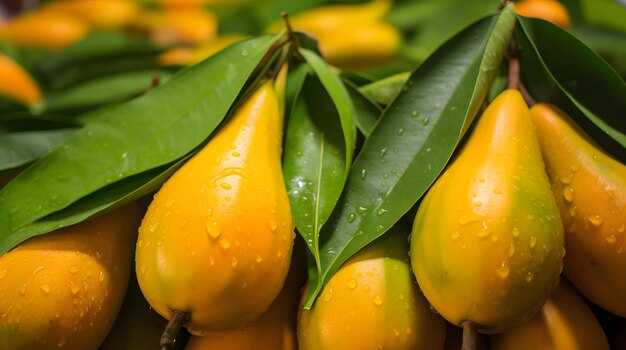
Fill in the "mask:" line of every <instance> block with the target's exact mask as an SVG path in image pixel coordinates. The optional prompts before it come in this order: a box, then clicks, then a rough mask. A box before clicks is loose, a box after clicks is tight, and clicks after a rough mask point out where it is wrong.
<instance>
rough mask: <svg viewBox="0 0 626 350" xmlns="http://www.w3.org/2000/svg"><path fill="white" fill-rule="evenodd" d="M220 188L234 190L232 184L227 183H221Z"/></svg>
mask: <svg viewBox="0 0 626 350" xmlns="http://www.w3.org/2000/svg"><path fill="white" fill-rule="evenodd" d="M220 187H221V188H223V189H225V190H230V189H231V188H233V186H231V184H229V183H227V182H222V183H220Z"/></svg>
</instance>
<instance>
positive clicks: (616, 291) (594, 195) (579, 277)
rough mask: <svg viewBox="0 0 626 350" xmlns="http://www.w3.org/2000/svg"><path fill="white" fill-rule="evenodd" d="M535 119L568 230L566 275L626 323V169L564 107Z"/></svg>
mask: <svg viewBox="0 0 626 350" xmlns="http://www.w3.org/2000/svg"><path fill="white" fill-rule="evenodd" d="M531 114H532V116H533V121H534V122H535V125H536V127H537V134H538V135H539V141H540V144H541V151H542V152H543V157H544V159H545V162H546V170H547V172H548V176H549V177H550V182H551V183H552V191H553V193H554V197H555V198H556V201H557V204H558V205H559V209H560V210H561V219H562V220H563V227H564V228H565V250H566V251H567V255H566V256H565V275H566V276H567V278H568V280H570V281H571V282H572V284H573V285H574V286H575V287H576V289H577V290H578V291H580V292H581V293H582V294H583V295H584V296H585V297H587V298H588V299H589V300H591V301H592V302H593V303H595V304H597V305H599V306H600V307H602V308H604V309H606V310H608V311H610V312H612V313H614V314H617V315H619V316H622V317H626V252H624V245H625V244H626V240H625V238H626V237H625V235H626V233H625V232H624V231H625V228H626V166H624V164H621V163H620V162H618V161H616V160H615V159H613V158H611V157H610V156H609V155H608V154H606V153H605V152H604V151H602V150H601V149H600V148H599V147H597V146H595V145H594V144H593V143H592V142H591V141H590V140H589V139H588V137H587V136H586V135H585V134H584V132H583V131H582V130H580V129H579V128H578V127H576V126H575V124H574V123H573V122H572V121H571V120H569V118H568V117H567V116H566V115H565V113H564V112H563V111H561V110H560V109H558V107H556V106H553V105H550V104H546V103H538V104H536V105H534V106H533V107H532V108H531Z"/></svg>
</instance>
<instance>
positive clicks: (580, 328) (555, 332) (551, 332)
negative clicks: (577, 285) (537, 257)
mask: <svg viewBox="0 0 626 350" xmlns="http://www.w3.org/2000/svg"><path fill="white" fill-rule="evenodd" d="M489 349H490V350H526V349H533V350H561V349H567V350H590V349H593V350H609V341H608V340H607V338H606V335H605V334H604V331H603V330H602V326H601V325H600V323H599V322H598V320H597V319H596V317H595V316H594V314H593V312H591V310H590V309H589V307H588V306H587V304H585V301H584V300H583V299H582V298H581V297H580V296H579V295H578V293H576V291H575V290H574V289H572V287H571V286H570V285H569V283H567V281H565V280H562V281H561V283H560V284H559V286H558V287H557V288H556V289H555V290H554V292H552V295H551V296H550V299H548V301H547V302H546V303H545V304H544V305H543V307H542V308H541V310H539V312H537V313H536V314H535V315H534V316H533V317H532V318H531V319H530V321H528V322H527V323H525V324H524V325H522V326H519V327H516V328H514V329H512V330H510V331H508V332H506V333H502V334H496V335H491V336H489Z"/></svg>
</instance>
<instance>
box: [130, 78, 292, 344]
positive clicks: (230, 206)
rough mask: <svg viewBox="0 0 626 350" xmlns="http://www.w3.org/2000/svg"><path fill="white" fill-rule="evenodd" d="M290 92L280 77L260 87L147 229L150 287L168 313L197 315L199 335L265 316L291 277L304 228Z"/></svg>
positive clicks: (141, 260) (143, 261)
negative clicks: (297, 222) (287, 179)
mask: <svg viewBox="0 0 626 350" xmlns="http://www.w3.org/2000/svg"><path fill="white" fill-rule="evenodd" d="M281 79H282V78H279V80H280V81H277V83H281V84H282V80H281ZM281 84H277V88H278V90H282V88H281V87H280V86H282V85H281ZM278 95H280V97H279V96H278ZM282 98H283V97H282V93H278V94H277V92H276V91H275V86H274V84H273V82H272V81H267V82H265V83H263V84H262V85H260V87H258V88H257V89H256V90H255V91H254V92H253V93H252V94H251V95H250V96H249V97H248V98H247V99H246V100H245V101H244V102H243V103H242V105H241V106H239V107H238V108H237V109H236V110H235V112H234V113H233V115H232V116H231V117H230V119H229V120H228V121H227V122H226V123H225V125H224V126H223V127H222V128H221V129H220V130H219V132H218V133H217V134H216V135H215V136H214V137H213V138H212V139H211V140H210V141H209V143H208V144H207V145H206V146H205V147H204V148H203V149H202V150H200V152H198V153H197V154H196V155H195V156H194V157H193V158H192V159H190V160H189V161H188V162H187V163H185V164H184V165H183V166H182V167H181V168H180V169H179V170H178V171H176V173H174V175H172V177H171V178H170V179H169V180H168V181H167V182H166V183H165V184H164V185H163V187H162V188H161V189H160V190H159V191H158V193H157V194H156V195H155V197H154V200H153V201H152V203H151V204H150V206H149V208H148V212H147V213H146V216H145V217H144V219H143V222H142V224H141V227H140V229H139V237H138V241H137V248H136V269H137V278H138V281H139V286H140V287H141V291H142V292H143V294H144V296H145V297H146V299H147V300H148V302H149V303H150V305H151V306H152V307H153V308H154V309H155V310H156V311H157V312H158V313H159V314H161V315H162V316H163V317H166V318H168V319H170V318H171V317H172V312H173V311H174V310H177V311H180V312H184V313H188V314H189V315H190V317H191V318H190V320H189V321H188V322H187V323H186V325H185V326H186V327H187V329H188V330H189V331H190V332H191V333H192V334H194V335H203V334H206V333H207V332H211V331H213V332H215V331H223V330H228V329H235V328H238V327H242V326H245V325H246V324H249V323H251V322H252V321H254V320H256V319H257V318H259V317H260V316H261V315H262V314H263V313H264V312H265V311H266V310H267V309H268V308H269V306H270V305H271V304H272V302H273V301H274V299H275V298H276V296H277V295H278V293H279V292H280V290H281V288H282V286H283V282H284V280H285V277H286V276H287V271H288V270H289V262H290V259H291V250H292V245H293V239H294V236H295V233H294V224H293V220H292V218H291V211H290V208H289V200H288V197H287V190H286V188H285V184H284V182H283V175H282V169H281V153H282V152H281V151H282V149H281V147H282V145H281V141H282V130H283V124H282V120H283V108H282V106H281V103H282V102H280V101H282Z"/></svg>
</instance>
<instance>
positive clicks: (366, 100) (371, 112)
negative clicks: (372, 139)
mask: <svg viewBox="0 0 626 350" xmlns="http://www.w3.org/2000/svg"><path fill="white" fill-rule="evenodd" d="M344 85H345V86H346V88H347V89H348V93H349V94H350V98H351V99H352V104H353V105H354V118H355V119H354V121H355V123H356V126H357V128H358V129H359V131H360V132H361V134H363V136H365V137H366V138H367V137H368V136H370V133H371V132H372V130H373V129H374V126H375V125H376V123H377V122H378V118H379V117H380V115H381V114H382V112H383V109H382V107H381V106H379V105H378V104H377V103H376V102H375V101H373V100H372V99H371V98H370V97H369V96H367V95H365V94H364V93H362V92H361V90H359V88H358V87H357V86H356V85H354V84H353V83H352V82H350V81H345V80H344Z"/></svg>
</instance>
